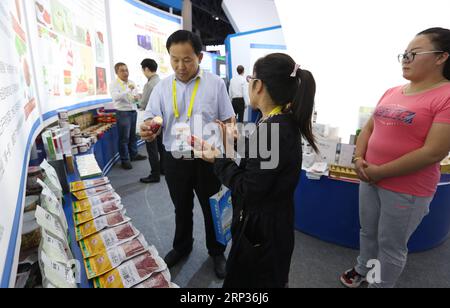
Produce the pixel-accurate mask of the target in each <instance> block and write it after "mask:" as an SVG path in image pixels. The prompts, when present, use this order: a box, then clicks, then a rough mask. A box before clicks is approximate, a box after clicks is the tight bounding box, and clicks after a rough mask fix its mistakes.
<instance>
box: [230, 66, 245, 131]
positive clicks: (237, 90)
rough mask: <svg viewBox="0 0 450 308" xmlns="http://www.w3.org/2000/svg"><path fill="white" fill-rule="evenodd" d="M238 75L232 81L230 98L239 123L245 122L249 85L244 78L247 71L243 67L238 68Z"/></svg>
mask: <svg viewBox="0 0 450 308" xmlns="http://www.w3.org/2000/svg"><path fill="white" fill-rule="evenodd" d="M237 72H238V75H237V76H236V77H233V78H232V79H231V81H230V98H231V101H232V103H233V109H234V113H235V114H236V115H237V119H238V122H239V123H243V122H244V112H245V105H246V104H245V97H246V94H247V91H248V83H247V80H246V79H245V77H244V72H245V69H244V67H243V66H242V65H239V66H238V67H237Z"/></svg>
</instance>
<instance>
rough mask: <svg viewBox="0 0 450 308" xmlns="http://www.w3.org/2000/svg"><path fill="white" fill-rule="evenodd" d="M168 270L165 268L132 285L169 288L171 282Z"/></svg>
mask: <svg viewBox="0 0 450 308" xmlns="http://www.w3.org/2000/svg"><path fill="white" fill-rule="evenodd" d="M170 279H171V278H170V272H169V270H165V271H163V272H160V273H155V274H153V275H152V276H150V278H149V279H147V280H145V281H144V282H142V283H140V284H138V285H137V286H135V287H133V288H136V289H170V288H172V284H171V282H170Z"/></svg>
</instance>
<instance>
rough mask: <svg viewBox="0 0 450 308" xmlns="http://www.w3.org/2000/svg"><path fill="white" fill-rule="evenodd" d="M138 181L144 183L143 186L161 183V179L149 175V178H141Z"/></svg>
mask: <svg viewBox="0 0 450 308" xmlns="http://www.w3.org/2000/svg"><path fill="white" fill-rule="evenodd" d="M140 181H141V183H144V184H152V183H159V182H161V177H159V176H156V175H150V176H149V177H146V178H143V179H141V180H140Z"/></svg>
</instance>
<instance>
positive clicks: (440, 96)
mask: <svg viewBox="0 0 450 308" xmlns="http://www.w3.org/2000/svg"><path fill="white" fill-rule="evenodd" d="M373 117H374V122H375V126H374V130H373V134H372V136H371V137H370V140H369V145H368V149H367V153H366V160H367V162H369V163H370V164H374V165H378V166H380V165H383V164H386V163H389V162H391V161H393V160H396V159H398V158H400V157H402V156H404V155H406V154H408V153H410V152H413V151H415V150H418V149H420V148H422V147H423V145H424V144H425V141H426V138H427V136H428V133H429V131H430V128H431V126H432V125H433V123H445V124H450V84H445V85H443V86H441V87H438V88H436V89H432V90H429V91H427V92H424V93H421V94H416V95H412V96H408V95H404V94H403V87H397V88H393V89H390V90H389V91H387V92H386V94H385V95H384V96H383V98H382V99H381V101H380V103H379V104H378V106H377V108H376V110H375V113H374V116H373ZM449 138H450V136H449ZM440 174H441V173H440V164H439V163H437V164H434V165H432V166H428V167H426V168H424V169H422V170H420V171H418V172H415V173H413V174H410V175H407V176H400V177H393V178H387V179H384V180H382V181H381V182H379V183H378V184H377V185H378V186H380V187H381V188H384V189H387V190H391V191H394V192H398V193H403V194H409V195H413V196H418V197H431V196H433V195H434V194H435V193H436V189H437V185H438V183H439V180H440Z"/></svg>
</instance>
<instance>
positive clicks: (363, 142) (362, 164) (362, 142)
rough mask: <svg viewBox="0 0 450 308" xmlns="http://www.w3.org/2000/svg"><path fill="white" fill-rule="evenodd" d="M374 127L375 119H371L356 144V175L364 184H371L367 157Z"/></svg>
mask: <svg viewBox="0 0 450 308" xmlns="http://www.w3.org/2000/svg"><path fill="white" fill-rule="evenodd" d="M373 127H374V121H373V117H371V118H370V120H369V122H368V123H367V124H366V126H365V127H364V128H363V130H362V131H361V133H360V135H359V136H358V141H357V142H356V153H355V160H356V161H355V166H356V173H357V174H358V177H359V178H360V180H362V181H364V182H370V178H369V176H368V175H367V173H366V171H365V168H366V167H367V166H368V164H367V162H366V160H365V157H366V152H367V146H368V144H369V139H370V136H372V133H373Z"/></svg>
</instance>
